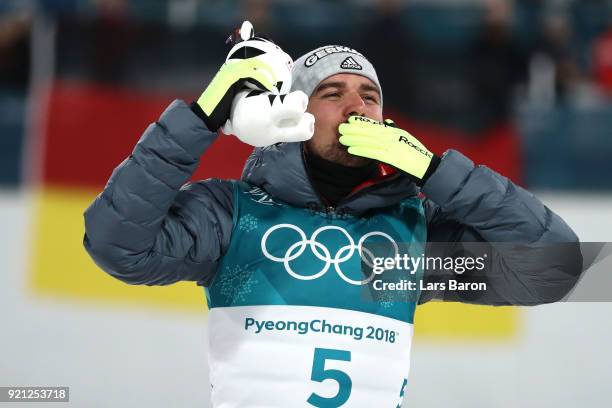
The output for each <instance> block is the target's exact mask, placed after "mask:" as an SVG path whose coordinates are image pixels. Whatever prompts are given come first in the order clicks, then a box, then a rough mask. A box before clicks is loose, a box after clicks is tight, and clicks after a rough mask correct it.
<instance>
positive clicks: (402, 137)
mask: <svg viewBox="0 0 612 408" xmlns="http://www.w3.org/2000/svg"><path fill="white" fill-rule="evenodd" d="M398 141H399V142H404V143H406V144H407V145H408V146H410V147H412V148H414V149H416V150H417V151H418V152H421V153H422V154H424V155H425V156H427V157H433V153H432V152H430V151H429V150H425V149H421V148H420V147H419V146H417V145H415V144H414V143H412V142H411V141H410V140H408V138H407V137H406V136H400V137H399V140H398Z"/></svg>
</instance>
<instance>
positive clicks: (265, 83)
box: [191, 58, 276, 132]
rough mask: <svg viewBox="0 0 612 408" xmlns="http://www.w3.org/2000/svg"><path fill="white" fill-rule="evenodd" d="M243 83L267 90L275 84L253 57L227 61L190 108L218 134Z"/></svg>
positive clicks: (264, 66)
mask: <svg viewBox="0 0 612 408" xmlns="http://www.w3.org/2000/svg"><path fill="white" fill-rule="evenodd" d="M245 80H249V81H250V82H255V83H256V84H257V85H258V86H261V89H267V90H269V91H271V90H272V89H273V87H274V84H275V83H276V78H275V77H274V71H273V70H272V68H271V67H270V66H269V65H268V64H266V63H265V62H262V61H260V60H258V59H256V58H247V59H236V60H229V61H227V62H226V63H225V64H223V65H222V66H221V69H219V72H217V75H215V77H214V78H213V79H212V81H211V82H210V84H209V85H208V87H207V88H206V89H205V90H204V92H203V93H202V95H201V96H200V98H199V99H198V100H197V101H196V103H194V104H192V106H191V107H192V110H193V111H194V112H195V113H196V114H197V115H198V116H200V117H201V118H202V119H203V120H204V122H205V123H206V126H207V127H208V129H209V130H212V131H213V132H214V131H217V129H219V128H220V127H221V126H223V124H224V123H225V121H227V119H228V118H229V116H230V111H231V107H232V101H233V100H234V96H236V94H237V93H238V91H240V89H241V88H242V87H243V86H244V82H245Z"/></svg>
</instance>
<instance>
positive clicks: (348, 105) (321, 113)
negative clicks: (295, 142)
mask: <svg viewBox="0 0 612 408" xmlns="http://www.w3.org/2000/svg"><path fill="white" fill-rule="evenodd" d="M380 102H381V101H380V93H379V91H378V88H377V87H376V85H375V84H374V82H372V81H370V80H369V79H368V78H366V77H364V76H361V75H356V74H336V75H332V76H330V77H329V78H327V79H325V80H324V81H322V82H321V83H320V84H319V85H318V86H317V87H316V88H315V90H314V92H313V93H312V95H311V96H310V99H309V101H308V109H307V111H308V112H310V113H312V114H313V115H314V117H315V130H314V135H313V136H312V139H310V140H309V141H308V142H306V147H307V149H308V150H309V151H310V152H312V153H314V154H316V155H318V156H320V157H322V158H324V159H326V160H329V161H332V162H334V163H339V164H343V165H345V166H354V167H356V166H363V165H365V164H367V163H368V162H369V161H370V159H366V158H364V157H359V156H353V155H352V154H349V152H348V151H347V147H346V146H344V145H342V144H340V142H338V139H339V138H340V133H339V132H338V126H339V125H340V124H341V123H343V122H346V121H347V119H348V117H349V116H351V115H361V116H366V117H368V118H370V119H374V120H378V121H382V106H381V104H380Z"/></svg>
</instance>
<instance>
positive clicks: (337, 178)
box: [304, 150, 378, 207]
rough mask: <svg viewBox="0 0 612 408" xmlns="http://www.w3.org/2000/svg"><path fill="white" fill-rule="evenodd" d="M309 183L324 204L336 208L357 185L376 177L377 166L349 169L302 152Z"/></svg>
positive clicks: (371, 163)
mask: <svg viewBox="0 0 612 408" xmlns="http://www.w3.org/2000/svg"><path fill="white" fill-rule="evenodd" d="M304 158H305V162H306V163H305V164H306V168H307V170H308V175H309V176H310V181H311V183H312V186H313V187H314V189H315V191H316V192H317V193H318V194H319V195H320V196H321V197H322V198H323V199H324V200H325V201H327V203H326V204H328V205H331V206H334V207H335V206H336V204H338V202H339V201H340V200H342V199H343V198H344V197H346V196H347V195H348V194H349V193H350V192H351V191H353V189H354V188H355V187H357V186H358V185H359V184H361V183H363V182H365V181H367V180H371V179H373V178H375V177H376V175H377V172H378V166H377V165H376V162H375V161H372V162H370V163H368V164H366V165H365V166H362V167H349V166H343V165H342V164H338V163H334V162H330V161H328V160H325V159H323V158H321V157H319V156H317V155H315V154H312V153H310V152H308V151H307V150H305V151H304Z"/></svg>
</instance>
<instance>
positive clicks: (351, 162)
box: [306, 135, 373, 167]
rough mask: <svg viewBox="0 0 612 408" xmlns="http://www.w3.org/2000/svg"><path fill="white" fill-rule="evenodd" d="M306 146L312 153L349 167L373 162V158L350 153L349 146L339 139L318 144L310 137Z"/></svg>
mask: <svg viewBox="0 0 612 408" xmlns="http://www.w3.org/2000/svg"><path fill="white" fill-rule="evenodd" d="M338 137H340V135H338ZM306 148H307V149H308V151H309V152H310V153H313V154H316V155H317V156H319V157H321V158H322V159H325V160H327V161H330V162H333V163H337V164H341V165H343V166H347V167H363V166H365V165H367V164H369V163H371V162H373V160H372V159H368V158H365V157H361V156H355V155H352V154H350V153H349V152H348V147H347V146H345V145H343V144H341V143H340V142H339V141H338V139H336V140H334V141H333V142H332V143H330V144H325V145H317V144H315V143H313V141H312V139H310V140H308V141H307V142H306Z"/></svg>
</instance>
